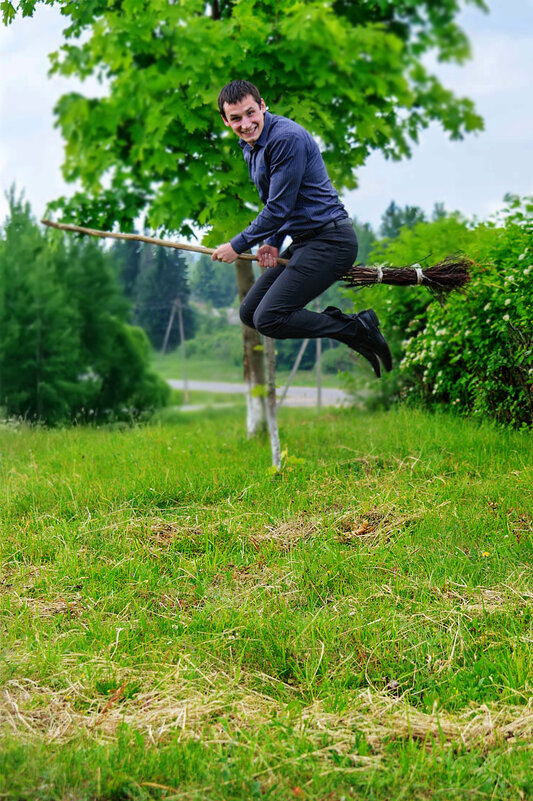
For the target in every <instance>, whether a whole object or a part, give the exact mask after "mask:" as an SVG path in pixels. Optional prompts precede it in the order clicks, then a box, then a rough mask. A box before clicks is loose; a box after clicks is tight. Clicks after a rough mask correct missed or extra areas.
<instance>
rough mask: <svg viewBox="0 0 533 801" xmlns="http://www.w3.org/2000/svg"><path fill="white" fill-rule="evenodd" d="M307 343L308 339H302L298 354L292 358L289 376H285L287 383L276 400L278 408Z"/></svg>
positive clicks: (296, 370)
mask: <svg viewBox="0 0 533 801" xmlns="http://www.w3.org/2000/svg"><path fill="white" fill-rule="evenodd" d="M308 344H309V340H308V339H304V341H303V342H302V344H301V345H300V350H299V351H298V355H297V357H296V359H295V360H294V364H293V365H292V368H291V371H290V373H289V377H288V378H287V383H286V384H285V386H284V387H283V392H282V393H281V396H280V399H279V401H278V409H279V408H280V406H281V404H282V403H283V401H284V400H285V397H286V395H287V392H288V391H289V387H290V385H291V384H292V380H293V378H294V376H295V375H296V373H297V372H298V367H299V366H300V362H301V361H302V358H303V355H304V353H305V349H306V348H307V346H308Z"/></svg>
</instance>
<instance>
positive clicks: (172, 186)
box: [1, 0, 484, 243]
mask: <svg viewBox="0 0 533 801" xmlns="http://www.w3.org/2000/svg"><path fill="white" fill-rule="evenodd" d="M471 2H472V3H473V4H474V5H476V6H478V7H479V8H484V3H483V2H482V0H471ZM57 4H58V5H59V6H60V8H61V11H62V13H63V14H64V15H65V16H66V17H68V18H69V19H70V22H71V24H70V26H69V27H68V28H67V29H66V32H65V36H66V42H65V44H64V45H63V46H62V47H61V48H60V50H59V52H57V53H55V54H54V55H53V56H52V72H54V73H58V74H61V75H66V76H69V75H76V76H79V77H81V78H84V77H86V76H88V75H95V76H98V77H99V78H100V79H101V80H102V81H104V82H105V83H106V85H107V87H108V93H107V96H105V97H101V98H91V97H85V96H83V95H81V94H79V93H70V94H67V95H65V96H63V97H62V98H61V99H60V101H59V102H58V104H57V107H56V115H57V121H58V125H59V127H60V129H61V131H62V133H63V136H64V138H65V142H66V155H65V163H64V168H63V170H64V175H65V178H66V179H67V180H68V181H76V180H79V181H80V182H81V186H82V189H81V191H80V192H78V193H77V194H75V195H74V197H73V198H72V199H71V200H69V201H67V200H62V201H61V202H60V203H59V204H56V205H55V208H56V209H61V210H62V213H63V215H64V216H65V218H68V219H70V220H77V221H79V222H83V223H84V224H87V225H93V226H94V227H100V228H105V227H111V226H112V225H113V224H114V223H118V224H119V225H120V227H121V228H123V229H125V230H131V227H132V226H133V223H134V220H135V219H136V218H137V217H138V216H139V215H141V214H146V215H147V224H148V225H149V226H151V227H153V228H158V229H163V230H173V231H179V232H181V233H182V234H189V233H191V231H192V225H193V223H194V224H196V225H201V226H205V227H206V228H207V229H209V232H208V237H207V241H208V242H210V243H214V242H219V241H221V240H225V239H227V238H229V237H230V236H231V235H233V234H235V233H237V232H238V231H239V230H241V229H242V228H243V227H245V226H246V225H247V224H248V223H249V222H250V220H251V219H253V217H254V216H255V215H256V213H257V210H258V198H257V194H256V192H255V189H254V188H253V186H252V185H251V183H250V181H249V178H248V175H247V173H246V168H245V165H244V163H243V160H242V159H241V158H240V153H239V151H238V148H236V142H235V140H234V137H233V135H232V134H229V133H228V131H227V129H225V127H224V126H223V124H222V122H221V120H220V118H219V116H218V110H217V106H216V99H217V95H218V91H219V89H220V87H221V86H222V85H224V84H225V83H227V81H228V80H230V79H232V78H242V77H247V78H249V79H250V80H252V81H253V82H254V83H256V85H257V86H258V87H259V88H260V90H261V91H262V93H263V95H264V97H265V100H266V102H267V104H268V105H269V107H270V110H271V111H273V112H275V113H279V114H284V115H288V116H290V117H292V118H293V119H295V120H296V121H297V122H300V123H302V124H303V125H304V126H306V127H307V128H308V129H309V131H310V132H311V133H312V134H313V135H314V136H315V137H316V138H317V139H318V140H319V141H320V143H321V146H322V149H323V151H324V158H325V160H326V162H327V165H328V169H329V172H330V175H331V177H332V179H333V181H334V183H335V184H336V187H337V189H338V190H339V191H340V190H343V189H346V188H351V187H354V186H355V185H356V177H355V171H356V170H357V168H358V167H360V166H361V165H362V164H363V163H364V161H365V160H366V158H367V156H368V155H369V154H370V153H371V152H372V151H373V150H379V151H381V152H382V153H384V154H385V155H386V156H389V157H391V158H402V157H404V156H408V155H409V154H410V152H411V147H412V144H413V142H416V141H417V139H418V135H419V133H420V131H421V130H422V129H424V128H426V127H427V126H428V125H429V124H430V123H431V122H433V121H438V122H439V123H441V125H442V126H443V128H444V129H445V130H446V131H447V132H448V134H449V135H450V136H451V137H453V138H461V137H462V136H463V135H464V134H465V133H467V132H469V131H474V130H479V129H480V128H481V127H482V121H481V119H480V118H479V116H478V115H477V114H476V113H475V111H474V108H473V105H472V103H471V102H470V101H469V100H468V99H465V98H457V97H455V96H454V95H453V94H452V93H451V92H449V91H448V90H447V89H446V88H445V87H443V86H442V85H441V84H440V83H439V81H438V80H437V79H436V78H435V77H434V76H433V75H431V74H430V73H429V72H428V70H427V69H426V67H425V66H424V64H423V61H422V56H423V55H424V54H425V53H427V52H428V51H432V52H436V54H437V56H438V57H439V58H441V59H445V60H455V61H459V62H461V61H463V60H464V59H465V58H466V57H467V55H468V43H467V40H466V38H465V36H464V34H463V33H462V32H461V30H460V29H459V27H458V26H457V24H456V22H455V17H456V15H457V13H458V11H459V10H460V3H459V0H444V2H439V3H436V2H435V1H434V0H417V2H414V0H372V1H371V2H368V1H367V2H363V0H357V1H356V2H353V0H350V2H347V0H337V1H336V2H333V1H332V0H298V2H295V0H246V2H243V0H219V1H218V2H214V3H206V2H202V0H195V1H193V0H188V2H173V1H172V0H113V2H111V0H85V1H84V3H72V2H67V0H60V1H59V2H58V3H57ZM35 5H36V2H35V0H33V1H32V2H28V0H21V1H20V2H19V3H2V5H1V7H2V10H3V12H4V18H5V20H6V21H8V20H9V19H10V18H11V17H12V16H13V13H14V11H15V10H19V11H21V12H22V13H25V14H28V13H31V12H32V11H33V8H34V7H35Z"/></svg>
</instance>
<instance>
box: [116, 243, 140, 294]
mask: <svg viewBox="0 0 533 801" xmlns="http://www.w3.org/2000/svg"><path fill="white" fill-rule="evenodd" d="M142 251H143V245H142V243H141V242H135V241H134V240H129V241H123V240H122V241H121V240H119V239H116V240H115V241H114V242H113V244H112V246H111V248H110V255H111V257H112V260H113V266H114V268H115V270H116V273H117V276H118V279H119V281H120V284H121V286H122V290H123V292H124V295H125V297H126V298H127V299H128V300H129V301H131V302H133V301H134V300H135V291H136V285H137V279H138V277H139V273H140V270H141V260H142Z"/></svg>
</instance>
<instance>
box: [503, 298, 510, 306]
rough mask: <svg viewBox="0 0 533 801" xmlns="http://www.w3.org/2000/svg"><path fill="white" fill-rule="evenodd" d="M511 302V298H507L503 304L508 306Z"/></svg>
mask: <svg viewBox="0 0 533 801" xmlns="http://www.w3.org/2000/svg"><path fill="white" fill-rule="evenodd" d="M510 302H511V298H506V299H505V303H504V304H503V305H504V306H508V305H509V304H510Z"/></svg>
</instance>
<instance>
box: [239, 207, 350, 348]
mask: <svg viewBox="0 0 533 801" xmlns="http://www.w3.org/2000/svg"><path fill="white" fill-rule="evenodd" d="M330 225H331V224H330ZM280 255H281V257H283V258H285V259H287V258H288V259H289V263H288V264H286V265H277V266H276V267H269V268H268V269H266V270H265V271H264V272H263V273H262V274H261V275H260V276H259V278H258V279H257V281H256V282H255V284H254V285H253V287H252V288H251V289H250V291H249V292H248V294H247V295H246V297H245V298H244V300H243V302H242V305H241V308H240V317H241V320H242V322H243V323H244V324H245V325H248V326H250V328H256V329H257V330H258V331H259V332H260V333H261V334H265V336H269V337H273V338H274V339H299V338H304V339H305V338H310V339H316V338H317V337H331V338H332V339H337V338H338V335H339V334H340V333H341V332H342V331H343V330H344V329H345V328H346V325H347V323H346V321H343V320H339V319H335V318H334V317H330V316H329V315H328V314H323V313H318V312H312V311H308V310H307V309H305V308H304V306H306V305H307V304H308V303H309V302H310V301H311V300H313V299H314V298H316V297H318V295H320V294H321V293H322V292H325V291H326V289H328V287H330V286H331V285H332V284H334V283H335V281H338V280H339V278H341V277H342V276H343V275H344V274H345V273H346V271H347V270H348V269H349V268H350V267H351V266H352V264H353V263H354V261H355V259H356V256H357V237H356V235H355V231H354V229H353V225H352V222H351V220H346V219H345V220H340V221H338V222H336V223H335V226H334V227H330V226H328V228H327V230H325V231H323V232H320V231H319V233H318V234H316V235H315V236H313V238H312V239H307V240H306V241H303V242H302V241H293V242H292V243H291V245H290V246H289V247H288V249H287V250H285V251H284V252H283V253H282V254H280Z"/></svg>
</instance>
